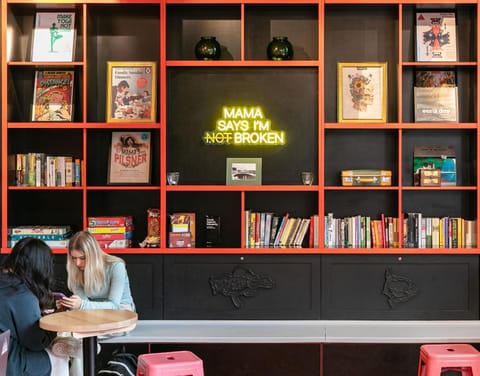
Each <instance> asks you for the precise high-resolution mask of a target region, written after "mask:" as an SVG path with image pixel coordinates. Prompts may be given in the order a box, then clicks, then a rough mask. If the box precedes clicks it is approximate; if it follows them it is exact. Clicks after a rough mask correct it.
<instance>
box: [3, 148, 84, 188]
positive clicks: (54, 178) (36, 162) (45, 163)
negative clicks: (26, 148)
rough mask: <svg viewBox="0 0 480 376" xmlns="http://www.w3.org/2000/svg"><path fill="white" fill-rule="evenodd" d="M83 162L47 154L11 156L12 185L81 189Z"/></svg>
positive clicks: (18, 154) (70, 157)
mask: <svg viewBox="0 0 480 376" xmlns="http://www.w3.org/2000/svg"><path fill="white" fill-rule="evenodd" d="M81 166H82V161H81V160H80V159H78V158H74V157H72V156H53V155H47V154H45V153H26V154H25V153H17V154H11V155H9V168H8V170H9V174H10V184H11V185H17V186H28V187H72V186H75V187H79V186H80V185H81V176H82V174H81Z"/></svg>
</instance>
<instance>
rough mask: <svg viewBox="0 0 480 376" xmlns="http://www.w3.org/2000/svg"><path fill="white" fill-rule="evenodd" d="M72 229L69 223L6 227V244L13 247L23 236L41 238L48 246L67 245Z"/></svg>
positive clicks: (63, 246)
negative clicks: (62, 224)
mask: <svg viewBox="0 0 480 376" xmlns="http://www.w3.org/2000/svg"><path fill="white" fill-rule="evenodd" d="M71 236H72V229H71V227H70V226H69V225H64V226H46V225H34V226H28V225H25V226H17V227H9V228H8V246H9V247H14V246H15V244H16V243H17V242H18V241H19V240H21V239H23V238H36V239H40V240H43V241H44V242H45V243H47V244H48V246H49V247H50V248H66V247H68V241H69V238H70V237H71Z"/></svg>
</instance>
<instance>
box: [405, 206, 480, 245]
mask: <svg viewBox="0 0 480 376" xmlns="http://www.w3.org/2000/svg"><path fill="white" fill-rule="evenodd" d="M404 244H405V248H475V247H476V246H477V221H476V220H468V219H465V218H461V217H441V218H440V217H426V216H423V215H422V213H407V214H406V215H405V219H404Z"/></svg>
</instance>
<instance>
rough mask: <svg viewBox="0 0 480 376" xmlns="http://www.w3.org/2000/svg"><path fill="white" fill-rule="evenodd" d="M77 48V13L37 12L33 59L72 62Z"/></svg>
mask: <svg viewBox="0 0 480 376" xmlns="http://www.w3.org/2000/svg"><path fill="white" fill-rule="evenodd" d="M74 49H75V13H73V12H59V13H56V12H37V14H36V15H35V28H34V30H33V42H32V61H42V62H43V61H50V62H70V61H73V54H74Z"/></svg>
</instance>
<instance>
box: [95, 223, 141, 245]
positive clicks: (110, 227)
mask: <svg viewBox="0 0 480 376" xmlns="http://www.w3.org/2000/svg"><path fill="white" fill-rule="evenodd" d="M133 228H134V227H133V217H132V216H131V215H127V216H111V217H88V227H87V231H88V232H90V233H91V234H93V236H94V237H95V239H97V241H98V243H99V244H100V246H101V247H102V248H130V247H131V246H132V238H133Z"/></svg>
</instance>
